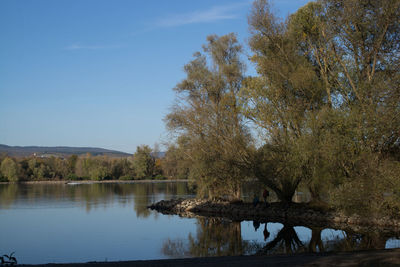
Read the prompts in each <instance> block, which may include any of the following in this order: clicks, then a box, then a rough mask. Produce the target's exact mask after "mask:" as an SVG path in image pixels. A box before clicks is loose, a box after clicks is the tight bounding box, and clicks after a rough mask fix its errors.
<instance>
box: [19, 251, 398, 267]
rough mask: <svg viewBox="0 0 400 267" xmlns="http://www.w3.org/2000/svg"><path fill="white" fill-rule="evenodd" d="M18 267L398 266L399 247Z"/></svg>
mask: <svg viewBox="0 0 400 267" xmlns="http://www.w3.org/2000/svg"><path fill="white" fill-rule="evenodd" d="M19 266H44V267H52V266H55V267H69V266H71V267H79V266H82V267H91V266H93V267H101V266H122V267H123V266H139V267H140V266H149V267H152V266H154V267H160V266H174V267H175V266H191V267H195V266H252V267H254V266H400V249H388V250H373V251H358V252H341V253H319V254H296V255H289V256H287V255H278V256H233V257H207V258H188V259H172V260H145V261H121V262H88V263H68V264H41V265H19Z"/></svg>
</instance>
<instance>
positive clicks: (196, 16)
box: [156, 1, 249, 27]
mask: <svg viewBox="0 0 400 267" xmlns="http://www.w3.org/2000/svg"><path fill="white" fill-rule="evenodd" d="M247 5H249V2H247V1H246V2H241V3H234V4H229V5H225V6H214V7H211V8H210V9H207V10H202V11H194V12H189V13H185V14H175V15H171V16H168V17H165V18H162V19H159V20H158V21H157V22H156V26H157V27H176V26H182V25H187V24H194V23H209V22H215V21H218V20H227V19H236V18H238V17H239V14H237V11H238V10H240V8H242V7H244V6H247Z"/></svg>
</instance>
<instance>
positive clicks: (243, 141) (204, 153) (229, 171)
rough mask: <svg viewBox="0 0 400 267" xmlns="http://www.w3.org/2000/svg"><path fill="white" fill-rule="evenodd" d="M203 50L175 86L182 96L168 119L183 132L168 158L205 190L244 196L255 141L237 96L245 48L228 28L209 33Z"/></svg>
mask: <svg viewBox="0 0 400 267" xmlns="http://www.w3.org/2000/svg"><path fill="white" fill-rule="evenodd" d="M203 50H204V54H202V53H200V52H197V53H195V54H194V59H193V60H192V61H191V62H189V64H187V65H185V67H184V69H185V72H186V78H185V79H184V80H183V81H182V82H180V83H179V84H177V85H176V87H175V89H174V90H175V91H176V93H177V95H178V99H179V100H180V101H179V102H178V103H177V104H176V105H175V106H174V108H173V110H172V111H171V113H170V114H168V116H167V117H166V122H167V126H168V128H169V129H170V130H171V132H174V133H176V134H177V136H178V137H179V138H178V146H177V147H174V146H171V147H170V149H169V151H168V155H167V161H166V162H165V163H166V164H170V165H168V166H167V168H169V169H168V170H167V171H168V172H170V173H171V174H173V175H182V174H183V175H184V176H186V173H188V175H189V179H192V180H195V181H196V182H197V184H198V189H199V191H200V194H203V195H208V196H209V197H214V196H227V197H234V198H239V197H240V184H241V183H242V181H243V179H244V178H245V177H246V176H247V174H248V168H246V166H245V165H246V164H247V159H248V153H247V150H248V147H249V146H250V144H251V138H250V135H249V133H248V129H247V127H246V126H245V123H244V120H243V116H242V115H241V113H240V106H239V102H238V98H239V95H238V93H239V90H240V88H241V84H242V81H243V78H244V76H243V72H244V64H243V63H242V61H241V58H240V57H241V51H242V48H241V46H240V45H239V44H238V42H237V39H236V36H235V35H234V34H228V35H224V36H221V37H218V36H215V35H212V36H209V37H208V38H207V44H206V45H204V46H203ZM179 142H180V143H179ZM181 159H184V160H183V161H182V162H181Z"/></svg>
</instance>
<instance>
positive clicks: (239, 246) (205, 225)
mask: <svg viewBox="0 0 400 267" xmlns="http://www.w3.org/2000/svg"><path fill="white" fill-rule="evenodd" d="M197 220H198V222H197V232H196V235H195V236H193V235H192V234H189V236H188V240H187V242H185V241H183V240H171V239H168V240H167V241H166V242H164V245H163V248H162V251H163V253H164V255H167V256H170V257H171V258H180V257H210V256H233V255H244V254H251V253H254V252H255V251H256V250H257V249H259V248H260V246H259V245H258V244H257V243H255V242H250V241H245V240H242V231H241V226H240V222H231V221H229V220H225V219H221V218H198V219H197Z"/></svg>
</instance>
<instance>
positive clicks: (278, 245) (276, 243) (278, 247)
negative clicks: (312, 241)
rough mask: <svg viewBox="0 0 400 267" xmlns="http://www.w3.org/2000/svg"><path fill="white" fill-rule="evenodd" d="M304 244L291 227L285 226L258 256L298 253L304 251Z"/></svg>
mask: <svg viewBox="0 0 400 267" xmlns="http://www.w3.org/2000/svg"><path fill="white" fill-rule="evenodd" d="M304 248H305V246H304V244H303V243H302V242H301V241H300V239H299V237H298V235H297V233H296V230H295V229H294V227H293V226H291V225H286V224H284V225H283V228H282V229H281V230H279V232H278V234H277V235H276V237H275V238H274V239H273V240H272V241H270V242H268V243H267V244H266V245H265V246H264V247H263V248H262V249H261V250H259V251H258V253H257V254H271V253H272V254H275V253H286V254H291V253H296V252H300V251H304Z"/></svg>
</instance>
